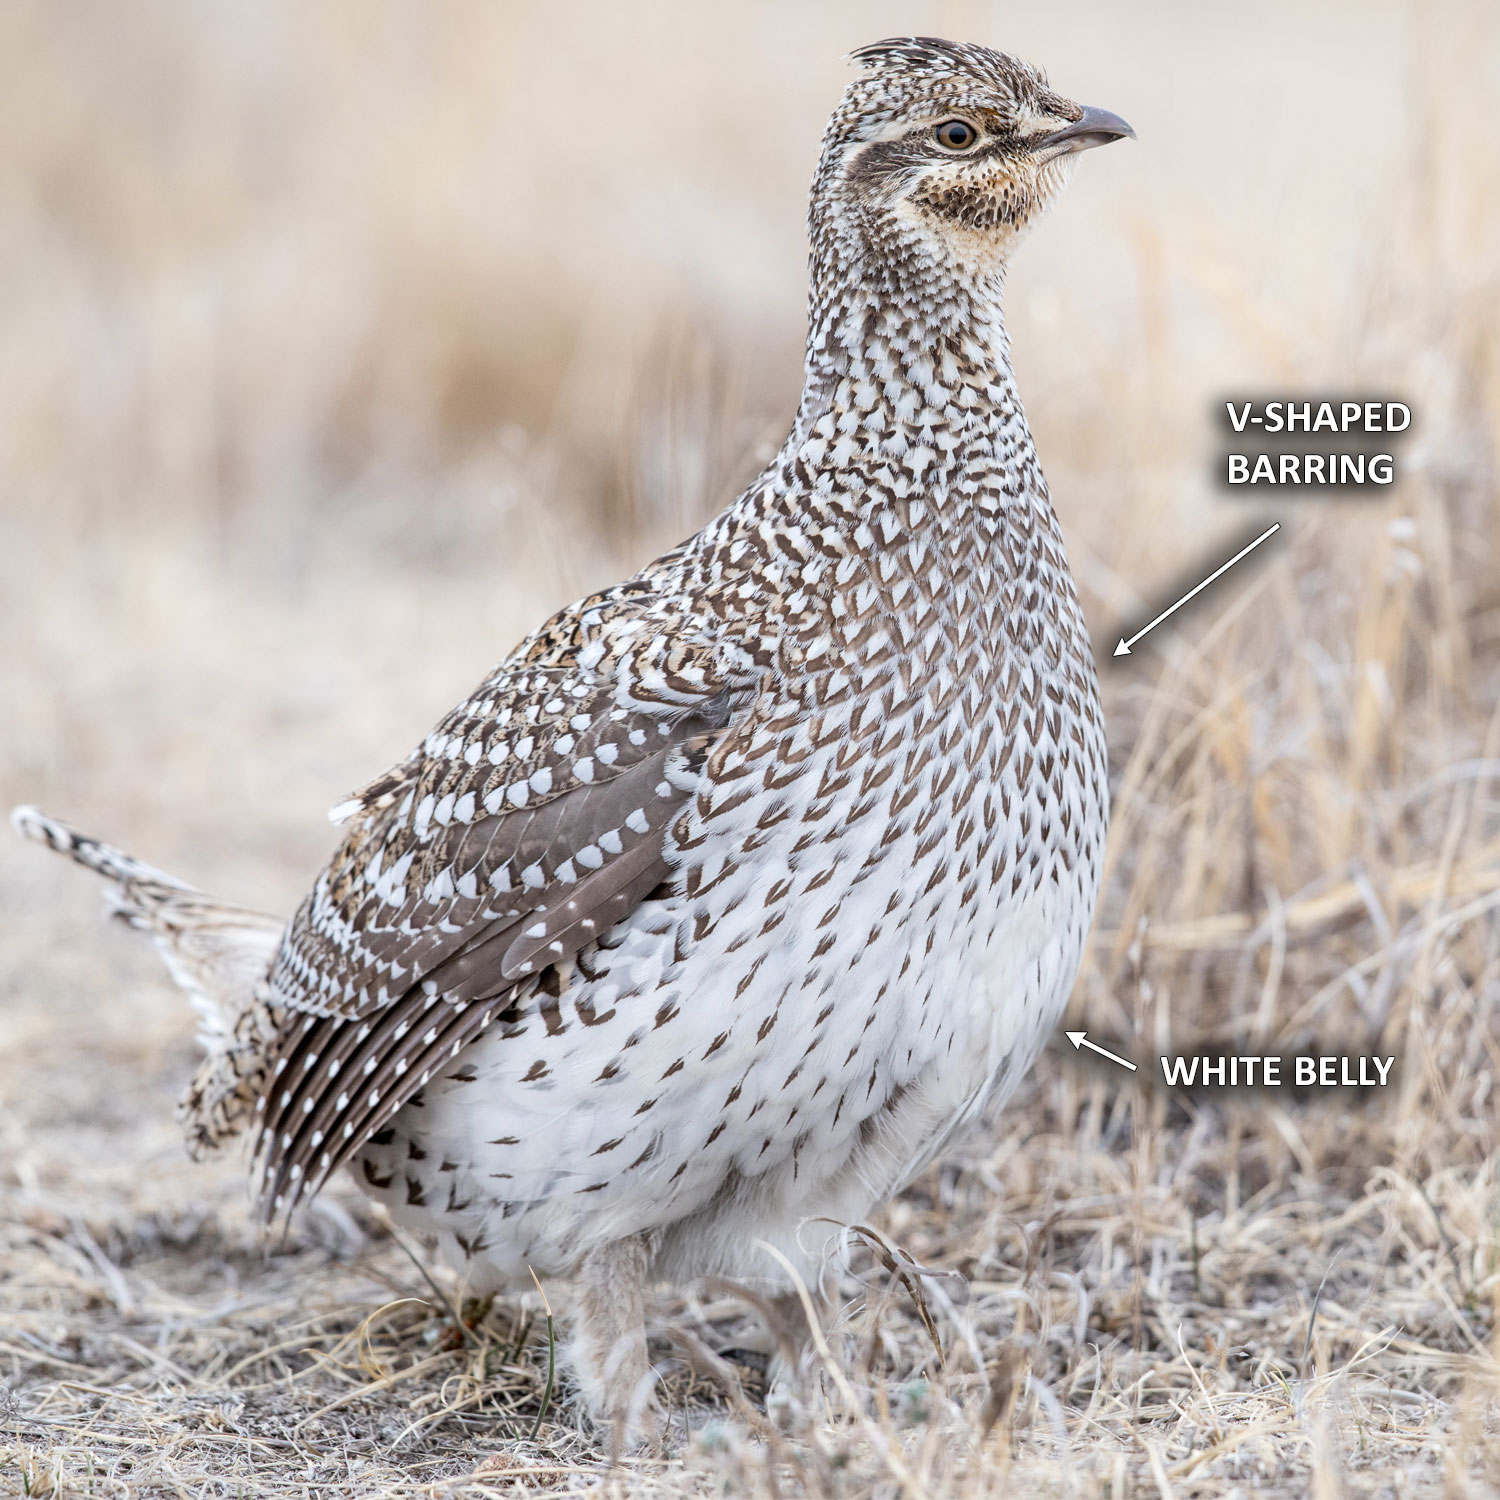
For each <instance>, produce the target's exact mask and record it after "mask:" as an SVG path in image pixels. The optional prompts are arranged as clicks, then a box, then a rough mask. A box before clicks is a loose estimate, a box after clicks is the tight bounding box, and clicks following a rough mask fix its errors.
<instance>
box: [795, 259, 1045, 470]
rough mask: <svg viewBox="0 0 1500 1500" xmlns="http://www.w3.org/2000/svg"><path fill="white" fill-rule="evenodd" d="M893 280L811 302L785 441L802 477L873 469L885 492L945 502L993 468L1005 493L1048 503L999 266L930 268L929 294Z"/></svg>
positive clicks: (851, 286)
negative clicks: (1003, 476)
mask: <svg viewBox="0 0 1500 1500" xmlns="http://www.w3.org/2000/svg"><path fill="white" fill-rule="evenodd" d="M890 281H891V278H890V276H889V274H888V273H887V274H886V275H883V276H877V277H874V278H873V284H868V285H867V284H859V283H855V282H850V281H846V282H844V283H843V284H842V286H841V287H840V289H839V291H838V292H837V294H836V295H831V296H825V297H819V296H816V295H815V297H814V302H813V316H814V320H815V321H814V322H813V324H812V326H811V328H810V330H809V336H808V344H807V363H806V379H805V384H804V387H803V395H802V401H801V404H800V407H799V409H798V413H797V420H796V423H795V425H794V428H793V432H792V434H791V443H790V452H791V454H792V455H794V456H795V460H796V461H797V463H798V464H799V465H800V466H801V467H802V469H803V472H804V473H815V472H818V471H822V472H824V473H830V471H846V472H847V471H856V472H857V471H865V472H866V473H871V472H872V470H878V471H881V472H882V474H883V476H884V477H885V478H886V479H887V481H888V486H881V488H887V490H888V492H889V488H893V489H894V491H895V492H896V494H898V495H902V496H905V495H910V494H916V493H924V494H926V495H927V496H928V497H929V498H932V499H939V498H940V497H941V492H942V491H944V490H946V489H947V488H948V485H949V482H950V481H953V480H956V479H961V478H964V477H972V473H973V469H974V468H975V466H976V465H979V466H982V467H984V468H985V469H987V470H990V471H991V472H993V469H994V466H995V464H996V462H997V461H998V462H999V463H1000V464H1002V465H1003V467H1004V468H1005V469H1006V470H1007V471H1008V474H1009V482H1007V483H1005V484H1004V485H1003V489H1004V490H1006V491H1008V492H1009V493H1010V494H1011V495H1013V496H1018V495H1019V494H1020V493H1021V492H1023V491H1031V492H1032V498H1033V499H1044V498H1045V488H1044V486H1043V484H1042V480H1041V473H1040V469H1039V468H1038V467H1037V465H1036V460H1035V449H1034V447H1033V444H1032V440H1031V433H1030V430H1029V428H1028V427H1027V424H1026V417H1025V413H1024V411H1023V409H1022V406H1021V400H1020V395H1019V392H1018V391H1017V389H1016V380H1015V374H1014V372H1013V370H1012V368H1011V361H1010V341H1009V338H1008V336H1007V334H1006V331H1005V320H1004V317H1003V314H1002V311H1001V293H1002V290H1003V283H1004V276H1003V269H1002V268H998V267H997V268H994V269H991V270H990V271H989V272H988V273H987V274H986V275H984V276H976V277H966V276H964V275H961V274H959V272H958V271H956V270H947V271H944V270H943V269H942V268H938V267H932V268H929V272H928V275H927V278H926V281H925V283H924V284H925V286H926V293H925V295H922V296H917V295H915V294H914V293H913V292H911V290H910V289H909V288H906V287H897V286H893V285H891V284H890ZM815 287H816V283H815ZM898 291H899V292H901V293H903V295H896V293H897V292H898ZM830 477H831V473H830ZM965 488H969V486H967V485H966V486H965Z"/></svg>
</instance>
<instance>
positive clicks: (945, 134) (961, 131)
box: [935, 120, 979, 151]
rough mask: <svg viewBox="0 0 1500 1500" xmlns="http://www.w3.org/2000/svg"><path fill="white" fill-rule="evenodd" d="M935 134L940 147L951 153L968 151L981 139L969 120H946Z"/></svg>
mask: <svg viewBox="0 0 1500 1500" xmlns="http://www.w3.org/2000/svg"><path fill="white" fill-rule="evenodd" d="M935 134H936V135H937V142H938V145H940V146H946V147H947V148H948V150H949V151H967V150H968V148H969V147H970V146H972V145H973V144H974V142H975V141H977V140H978V139H979V132H978V131H977V130H975V129H974V127H973V126H972V125H971V124H969V122H968V121H967V120H944V121H943V123H942V124H941V125H939V126H938V128H937V130H936V132H935Z"/></svg>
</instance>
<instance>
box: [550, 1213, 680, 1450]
mask: <svg viewBox="0 0 1500 1500" xmlns="http://www.w3.org/2000/svg"><path fill="white" fill-rule="evenodd" d="M649 1265H650V1251H649V1248H648V1246H647V1244H646V1241H645V1239H644V1237H642V1236H639V1235H637V1236H634V1237H632V1238H630V1239H625V1240H616V1241H614V1242H613V1243H612V1244H608V1245H604V1246H602V1247H601V1248H600V1249H597V1250H593V1251H591V1252H590V1253H589V1255H588V1256H587V1257H586V1258H585V1260H584V1262H583V1269H582V1271H581V1272H580V1273H579V1277H578V1299H577V1311H576V1314H575V1322H574V1332H573V1339H572V1342H571V1345H570V1348H569V1354H570V1356H571V1360H572V1365H573V1372H574V1376H575V1378H576V1379H577V1382H578V1387H579V1390H580V1392H581V1393H582V1395H583V1400H584V1404H585V1406H587V1408H588V1411H589V1415H590V1416H591V1417H592V1418H593V1419H594V1421H595V1422H596V1423H598V1424H599V1425H600V1426H604V1427H607V1428H608V1429H609V1432H610V1440H611V1446H612V1447H613V1448H614V1449H615V1450H616V1451H617V1452H618V1451H623V1450H628V1449H630V1448H634V1447H638V1446H640V1445H641V1444H643V1443H648V1442H650V1441H651V1440H652V1439H653V1438H654V1437H655V1436H656V1435H657V1433H658V1431H659V1430H660V1420H659V1415H658V1413H657V1410H656V1403H655V1400H654V1397H653V1391H652V1383H653V1377H652V1372H651V1361H650V1358H649V1357H648V1355H647V1351H646V1278H647V1271H648V1268H649Z"/></svg>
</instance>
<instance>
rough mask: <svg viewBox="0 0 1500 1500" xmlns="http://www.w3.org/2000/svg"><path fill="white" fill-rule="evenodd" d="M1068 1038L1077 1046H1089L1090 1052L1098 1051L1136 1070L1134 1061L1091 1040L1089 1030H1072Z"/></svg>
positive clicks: (1115, 1061)
mask: <svg viewBox="0 0 1500 1500" xmlns="http://www.w3.org/2000/svg"><path fill="white" fill-rule="evenodd" d="M1067 1038H1068V1040H1069V1041H1070V1042H1072V1044H1073V1046H1074V1047H1075V1048H1080V1047H1087V1048H1088V1049H1089V1051H1090V1052H1097V1053H1098V1054H1099V1056H1100V1057H1107V1058H1108V1059H1109V1060H1110V1061H1111V1062H1112V1063H1119V1065H1120V1066H1121V1067H1122V1068H1129V1069H1130V1071H1131V1072H1132V1073H1134V1072H1135V1064H1134V1063H1133V1062H1129V1061H1127V1060H1126V1059H1125V1058H1123V1057H1116V1056H1115V1054H1114V1053H1113V1052H1111V1051H1109V1050H1108V1048H1105V1047H1101V1046H1100V1045H1099V1043H1098V1042H1091V1041H1090V1040H1089V1034H1088V1032H1086V1031H1070V1032H1068V1033H1067Z"/></svg>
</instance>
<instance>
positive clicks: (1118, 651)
mask: <svg viewBox="0 0 1500 1500" xmlns="http://www.w3.org/2000/svg"><path fill="white" fill-rule="evenodd" d="M1280 530H1281V522H1280V521H1277V522H1276V523H1275V525H1273V526H1271V527H1270V528H1268V529H1267V530H1265V531H1263V532H1261V534H1260V535H1259V536H1258V537H1256V539H1255V540H1254V541H1253V542H1251V543H1250V545H1249V546H1248V547H1246V548H1245V549H1244V550H1243V551H1240V552H1236V553H1235V554H1234V556H1233V557H1231V558H1230V559H1229V561H1228V562H1227V563H1225V564H1224V566H1223V567H1222V568H1216V569H1215V570H1214V571H1213V572H1212V573H1210V574H1209V575H1208V577H1207V578H1205V579H1204V580H1203V582H1202V583H1200V584H1199V585H1198V587H1197V588H1195V589H1189V590H1188V591H1187V593H1185V594H1184V595H1183V596H1182V598H1180V599H1179V600H1178V601H1177V603H1176V604H1174V605H1173V606H1172V607H1171V609H1164V610H1162V612H1161V613H1160V614H1159V615H1157V617H1156V618H1155V619H1154V620H1153V621H1152V622H1151V623H1150V624H1149V625H1147V626H1146V627H1145V629H1143V630H1137V631H1136V633H1135V634H1134V635H1133V636H1131V637H1130V639H1129V640H1128V641H1127V640H1126V639H1125V638H1124V636H1121V637H1120V644H1119V645H1118V646H1116V647H1115V655H1116V656H1129V655H1130V648H1131V647H1132V646H1133V645H1135V643H1136V642H1137V641H1138V640H1140V638H1141V637H1142V636H1143V635H1145V634H1146V632H1147V631H1151V630H1155V629H1156V627H1157V626H1158V625H1160V624H1161V622H1162V621H1163V620H1165V619H1166V618H1167V616H1168V615H1173V614H1176V613H1177V611H1178V610H1179V609H1181V608H1182V606H1183V605H1184V604H1186V603H1187V602H1188V600H1189V599H1191V598H1192V597H1193V595H1194V594H1201V593H1202V592H1203V590H1204V589H1206V588H1207V587H1208V586H1209V584H1211V583H1212V582H1213V581H1214V579H1215V578H1218V577H1221V576H1222V575H1223V574H1225V573H1227V572H1228V571H1229V570H1230V569H1231V568H1232V567H1233V566H1234V565H1235V564H1236V563H1237V562H1238V561H1239V560H1240V559H1241V558H1242V557H1244V556H1245V554H1246V553H1247V552H1254V551H1255V549H1256V548H1257V547H1258V546H1260V544H1261V543H1262V542H1263V541H1265V539H1266V538H1267V537H1268V536H1270V535H1271V534H1272V533H1273V532H1277V531H1280ZM1089 1045H1090V1046H1093V1043H1092V1042H1090V1043H1089Z"/></svg>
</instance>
